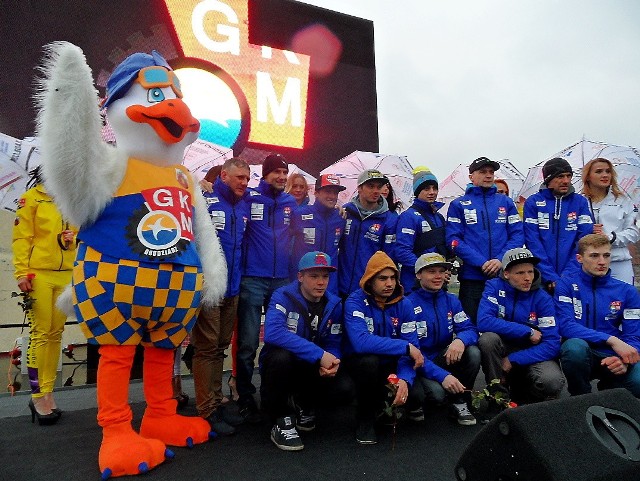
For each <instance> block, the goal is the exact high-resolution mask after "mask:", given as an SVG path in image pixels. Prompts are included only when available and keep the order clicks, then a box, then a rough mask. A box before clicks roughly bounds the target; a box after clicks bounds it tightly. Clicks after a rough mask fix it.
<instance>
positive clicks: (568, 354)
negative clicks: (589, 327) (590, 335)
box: [560, 338, 640, 398]
mask: <svg viewBox="0 0 640 481" xmlns="http://www.w3.org/2000/svg"><path fill="white" fill-rule="evenodd" d="M609 355H610V354H607V353H603V352H599V351H597V350H596V349H593V348H592V347H591V346H590V345H589V343H588V342H587V341H585V340H583V339H577V338H572V339H567V340H566V341H564V342H563V343H562V348H561V351H560V362H561V364H562V370H563V371H564V375H565V377H566V378H567V383H568V390H569V394H571V395H572V396H575V395H577V394H587V393H590V392H591V380H592V379H599V380H600V381H601V382H600V383H598V387H606V388H615V387H624V388H626V389H628V390H629V391H630V392H631V394H633V395H634V396H635V397H639V398H640V367H638V364H634V365H629V367H628V368H627V373H626V374H623V375H621V376H617V375H615V374H612V373H611V371H609V369H607V368H606V367H603V366H601V365H600V362H601V361H602V360H603V359H604V358H605V357H609Z"/></svg>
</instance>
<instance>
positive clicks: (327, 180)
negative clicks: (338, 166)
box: [315, 174, 346, 191]
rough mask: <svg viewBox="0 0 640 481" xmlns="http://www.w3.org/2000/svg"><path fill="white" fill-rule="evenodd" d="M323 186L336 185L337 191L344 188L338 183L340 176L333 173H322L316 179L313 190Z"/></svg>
mask: <svg viewBox="0 0 640 481" xmlns="http://www.w3.org/2000/svg"><path fill="white" fill-rule="evenodd" d="M325 187H336V188H337V189H338V191H343V190H345V189H346V187H345V186H344V185H340V178H339V177H338V176H337V175H335V174H322V175H321V176H320V178H319V179H318V180H317V181H316V189H315V190H320V189H324V188H325Z"/></svg>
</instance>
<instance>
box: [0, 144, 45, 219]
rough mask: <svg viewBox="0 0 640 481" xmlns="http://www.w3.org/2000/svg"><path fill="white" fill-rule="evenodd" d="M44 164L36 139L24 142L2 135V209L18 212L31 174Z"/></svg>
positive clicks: (0, 193)
mask: <svg viewBox="0 0 640 481" xmlns="http://www.w3.org/2000/svg"><path fill="white" fill-rule="evenodd" d="M41 163H42V158H41V156H40V151H39V150H38V142H37V139H35V138H34V137H26V138H24V139H23V140H19V139H16V138H14V137H11V136H9V135H6V134H2V133H0V207H1V208H2V209H5V210H8V211H10V212H15V211H16V206H17V205H18V199H19V198H20V196H21V195H22V194H24V192H25V191H26V187H27V182H28V181H29V172H30V171H31V170H33V169H35V168H36V167H37V166H39V165H40V164H41Z"/></svg>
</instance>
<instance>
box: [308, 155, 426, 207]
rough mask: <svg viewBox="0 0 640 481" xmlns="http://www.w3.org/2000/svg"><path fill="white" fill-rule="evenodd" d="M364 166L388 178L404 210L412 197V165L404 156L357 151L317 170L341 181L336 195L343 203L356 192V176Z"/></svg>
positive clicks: (364, 168) (363, 169)
mask: <svg viewBox="0 0 640 481" xmlns="http://www.w3.org/2000/svg"><path fill="white" fill-rule="evenodd" d="M367 169H377V170H379V171H380V172H382V173H383V174H384V175H385V176H387V178H388V179H389V183H390V184H391V186H392V187H393V191H394V193H395V195H396V197H397V198H398V199H399V200H400V201H402V204H403V207H404V208H405V209H406V208H407V207H409V205H411V198H412V197H413V174H412V171H413V167H412V166H411V164H410V163H409V161H408V160H407V157H406V156H398V155H386V154H376V153H373V152H362V151H359V150H356V151H355V152H352V153H351V154H349V155H347V156H346V157H343V158H342V159H340V160H338V161H337V162H335V163H333V164H331V165H330V166H329V167H327V168H325V169H324V170H322V171H321V172H320V174H321V175H324V174H334V175H336V176H338V177H339V178H340V184H342V185H343V186H345V187H346V190H343V191H342V192H340V194H339V195H338V202H339V203H340V204H341V205H342V204H345V203H346V202H349V201H350V200H351V199H352V198H353V197H354V196H355V195H356V194H357V192H358V176H359V175H360V174H361V173H362V172H363V171H365V170H367Z"/></svg>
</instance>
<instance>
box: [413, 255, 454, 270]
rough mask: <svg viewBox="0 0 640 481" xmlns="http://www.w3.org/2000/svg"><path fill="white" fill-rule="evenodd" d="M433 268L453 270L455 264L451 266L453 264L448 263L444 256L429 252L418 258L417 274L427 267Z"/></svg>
mask: <svg viewBox="0 0 640 481" xmlns="http://www.w3.org/2000/svg"><path fill="white" fill-rule="evenodd" d="M433 266H441V267H444V268H445V269H451V268H452V267H453V264H451V262H448V261H447V259H445V258H444V256H443V255H442V254H438V253H437V252H429V253H427V254H422V255H421V256H420V257H418V260H417V261H416V267H415V270H416V274H417V273H418V272H420V271H421V270H422V269H424V268H425V267H433Z"/></svg>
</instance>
